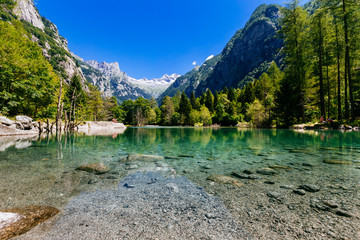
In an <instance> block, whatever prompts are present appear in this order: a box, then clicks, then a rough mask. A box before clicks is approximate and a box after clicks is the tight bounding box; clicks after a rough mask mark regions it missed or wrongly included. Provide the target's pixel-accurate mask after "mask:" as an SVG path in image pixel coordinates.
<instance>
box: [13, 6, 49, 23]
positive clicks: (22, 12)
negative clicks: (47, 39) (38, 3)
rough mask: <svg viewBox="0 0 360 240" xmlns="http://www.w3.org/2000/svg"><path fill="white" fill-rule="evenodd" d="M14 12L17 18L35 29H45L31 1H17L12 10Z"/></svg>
mask: <svg viewBox="0 0 360 240" xmlns="http://www.w3.org/2000/svg"><path fill="white" fill-rule="evenodd" d="M14 12H15V14H16V15H18V16H19V18H20V19H22V20H25V21H27V22H29V23H30V24H31V25H33V26H35V27H37V28H40V29H42V30H44V29H45V25H44V23H43V21H42V20H41V16H40V14H39V12H38V11H37V9H36V8H35V6H34V3H33V1H29V0H17V6H16V8H15V9H14Z"/></svg>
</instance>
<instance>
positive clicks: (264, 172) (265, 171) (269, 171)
mask: <svg viewBox="0 0 360 240" xmlns="http://www.w3.org/2000/svg"><path fill="white" fill-rule="evenodd" d="M256 172H257V173H258V174H262V175H269V176H271V175H276V174H277V171H275V170H274V169H271V168H262V169H258V170H256Z"/></svg>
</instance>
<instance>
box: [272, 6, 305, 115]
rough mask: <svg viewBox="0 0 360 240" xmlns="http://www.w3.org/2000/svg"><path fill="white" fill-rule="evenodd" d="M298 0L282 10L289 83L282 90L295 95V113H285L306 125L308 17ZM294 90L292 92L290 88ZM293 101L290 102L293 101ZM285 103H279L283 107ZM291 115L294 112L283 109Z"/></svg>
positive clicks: (284, 82) (287, 79)
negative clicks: (282, 104) (304, 122)
mask: <svg viewBox="0 0 360 240" xmlns="http://www.w3.org/2000/svg"><path fill="white" fill-rule="evenodd" d="M298 3H299V1H298V0H292V1H291V2H290V3H288V4H287V5H286V7H285V8H283V10H282V15H283V17H282V20H281V30H280V31H279V33H280V36H281V37H282V38H283V39H284V45H285V46H284V53H285V63H286V69H285V76H284V78H286V80H285V81H283V82H282V83H281V84H286V85H287V86H286V87H283V88H280V90H281V89H282V90H285V89H287V90H291V91H290V92H287V93H282V95H284V96H285V95H288V96H289V94H293V95H295V96H292V97H291V99H292V100H294V102H291V105H292V108H294V110H292V111H291V112H287V113H284V115H287V116H289V115H290V113H291V114H294V115H293V116H291V118H292V117H295V118H297V119H298V120H300V119H302V120H303V121H305V104H306V96H305V94H306V89H305V87H306V78H307V63H308V62H307V58H308V53H307V50H308V38H307V36H308V30H309V22H308V14H307V12H306V11H305V10H304V9H303V8H302V7H300V6H299V4H298ZM288 87H290V88H288ZM289 99H290V98H289ZM280 104H281V102H278V106H279V107H280V108H281V106H280ZM283 109H284V110H285V109H286V110H287V111H289V110H290V109H287V108H285V107H284V108H283Z"/></svg>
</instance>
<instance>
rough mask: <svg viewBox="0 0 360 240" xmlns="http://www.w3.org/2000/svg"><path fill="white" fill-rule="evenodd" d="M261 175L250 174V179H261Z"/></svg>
mask: <svg viewBox="0 0 360 240" xmlns="http://www.w3.org/2000/svg"><path fill="white" fill-rule="evenodd" d="M260 178H261V177H260V176H258V175H256V174H250V175H249V179H252V180H255V179H260Z"/></svg>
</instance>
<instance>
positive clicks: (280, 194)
mask: <svg viewBox="0 0 360 240" xmlns="http://www.w3.org/2000/svg"><path fill="white" fill-rule="evenodd" d="M267 196H268V197H269V198H280V197H282V196H283V194H282V193H279V192H273V191H271V192H267Z"/></svg>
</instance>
